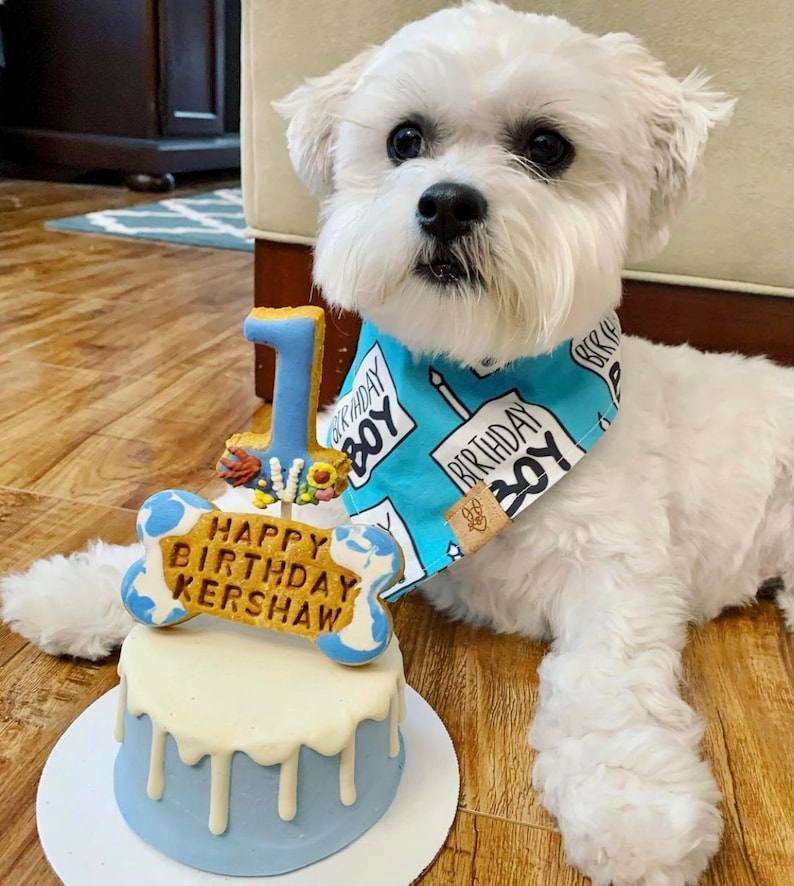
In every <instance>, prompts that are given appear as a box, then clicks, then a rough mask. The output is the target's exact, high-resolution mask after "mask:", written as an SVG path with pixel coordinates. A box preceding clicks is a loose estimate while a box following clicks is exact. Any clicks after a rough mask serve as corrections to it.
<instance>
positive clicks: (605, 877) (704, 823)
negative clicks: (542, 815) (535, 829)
mask: <svg viewBox="0 0 794 886" xmlns="http://www.w3.org/2000/svg"><path fill="white" fill-rule="evenodd" d="M640 731H643V732H645V731H646V730H640ZM649 731H651V730H649ZM652 731H656V730H652ZM654 739H655V740H654ZM671 739H672V737H671V736H670V734H669V733H666V734H664V733H663V734H660V735H655V736H652V735H643V736H637V735H626V734H623V735H619V734H615V735H613V736H611V737H609V738H605V737H604V736H603V735H602V736H594V735H590V736H586V737H584V738H582V739H578V740H572V741H569V742H566V743H565V745H564V746H563V747H561V748H557V749H555V750H549V751H544V752H541V753H540V754H539V756H538V759H537V763H536V765H535V773H534V776H535V784H536V787H538V788H539V789H540V790H541V791H542V793H543V801H544V805H545V806H546V807H547V808H548V809H549V811H550V812H552V813H553V814H554V815H555V816H556V817H557V821H558V823H559V826H560V830H561V831H562V835H563V839H564V842H565V850H566V855H567V858H568V861H569V863H570V864H572V865H574V866H575V867H577V868H579V870H581V871H582V872H583V873H584V874H586V875H587V876H589V877H590V878H591V879H592V881H593V886H610V884H612V886H693V884H696V883H697V882H698V879H699V877H700V875H701V874H702V873H703V871H704V870H705V868H706V867H707V865H708V863H709V860H710V859H711V857H712V856H713V855H714V853H715V852H716V851H717V848H718V847H719V842H720V836H721V833H722V819H721V816H720V813H719V811H718V809H717V806H716V804H717V803H718V802H719V798H720V794H719V790H718V788H717V786H716V784H715V782H714V779H713V777H712V774H711V771H710V769H709V767H708V765H707V764H706V763H704V762H703V761H702V760H700V759H698V757H697V756H696V754H695V753H694V752H693V750H691V749H690V748H689V747H688V746H686V745H685V744H684V743H683V742H682V743H678V742H676V741H675V740H671ZM621 743H624V746H623V747H621V746H620V745H621Z"/></svg>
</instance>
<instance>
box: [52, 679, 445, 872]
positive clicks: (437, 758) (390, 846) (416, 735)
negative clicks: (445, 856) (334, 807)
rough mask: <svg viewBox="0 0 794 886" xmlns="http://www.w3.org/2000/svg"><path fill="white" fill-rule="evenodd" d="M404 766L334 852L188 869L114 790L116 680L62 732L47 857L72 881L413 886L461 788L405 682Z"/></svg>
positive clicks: (433, 717) (432, 722)
mask: <svg viewBox="0 0 794 886" xmlns="http://www.w3.org/2000/svg"><path fill="white" fill-rule="evenodd" d="M405 702H406V706H407V709H408V716H407V717H406V719H405V721H404V723H403V724H402V725H401V727H400V728H401V730H402V734H403V739H404V741H405V767H404V769H403V775H402V779H401V780H400V785H399V787H398V789H397V795H396V796H395V798H394V801H393V803H392V804H391V806H390V807H389V809H388V810H387V812H386V814H385V815H384V816H383V817H382V818H381V819H379V820H378V821H377V822H375V824H374V825H373V826H372V827H371V828H370V829H369V830H368V831H367V832H366V833H364V834H363V835H362V836H361V837H359V838H358V839H357V840H355V841H354V842H353V843H351V844H350V845H349V846H346V847H345V848H344V849H342V850H341V851H339V852H337V853H336V854H335V855H332V856H330V857H329V858H325V859H323V860H322V861H318V862H316V863H315V864H313V865H309V867H306V868H301V869H300V870H297V871H292V872H291V873H289V874H279V875H278V876H275V877H229V876H222V875H220V874H209V873H206V872H205V871H199V870H196V869H195V868H190V867H186V866H185V865H183V864H180V863H179V862H177V861H174V860H173V859H171V858H168V856H166V855H162V854H161V853H160V852H158V851H157V850H156V849H152V847H151V846H149V845H148V844H147V843H144V842H143V840H141V839H140V838H139V837H138V836H137V835H136V834H135V833H134V832H133V831H132V830H130V828H129V827H128V826H127V824H126V822H125V821H124V819H123V818H122V817H121V813H120V812H119V811H118V808H117V807H116V800H115V797H114V796H113V762H114V760H115V757H116V751H117V749H118V745H117V744H116V741H115V739H114V738H113V724H114V723H115V719H116V707H117V704H118V687H116V688H115V689H111V690H110V692H107V693H105V695H103V696H102V697H101V698H99V699H97V701H95V702H94V703H93V704H92V705H91V707H89V708H88V709H87V710H86V711H84V712H83V713H82V714H81V715H80V716H79V717H78V718H77V719H76V720H75V721H74V723H72V725H71V726H70V727H69V728H68V729H67V730H66V732H64V734H63V735H62V736H61V738H60V740H59V741H58V743H57V744H56V745H55V747H54V748H53V750H52V753H51V754H50V757H49V759H48V760H47V764H46V765H45V767H44V771H43V772H42V774H41V780H40V781H39V791H38V797H37V800H36V819H37V823H38V828H39V838H40V839H41V845H42V846H43V848H44V854H45V855H46V856H47V860H48V861H49V863H50V864H51V865H52V867H53V870H54V871H55V873H56V874H57V875H58V876H59V877H60V879H61V881H62V882H63V883H65V884H66V886H107V884H109V883H112V884H113V886H141V884H142V883H146V884H147V886H213V884H214V886H217V884H219V883H238V884H242V883H245V884H246V886H248V884H249V883H250V884H261V886H372V884H373V883H377V884H378V886H408V884H409V883H412V882H413V881H414V880H415V879H416V878H417V877H418V876H419V875H420V874H421V873H422V872H423V871H424V870H426V868H428V867H429V866H430V864H431V863H432V861H433V859H434V858H435V857H436V855H437V854H438V852H439V850H440V849H441V847H442V846H443V845H444V840H445V839H446V836H447V833H448V832H449V829H450V827H451V825H452V820H453V819H454V817H455V810H456V808H457V805H458V794H459V791H460V775H459V772H458V760H457V757H456V756H455V749H454V748H453V746H452V741H451V740H450V738H449V735H448V734H447V730H446V729H445V728H444V724H443V723H442V722H441V720H440V719H439V717H438V715H437V714H436V712H435V711H434V710H433V709H432V708H431V707H430V705H429V704H428V703H427V702H426V701H425V700H424V699H423V698H422V696H421V695H419V693H418V692H416V691H415V690H413V689H411V688H410V687H407V688H406V693H405Z"/></svg>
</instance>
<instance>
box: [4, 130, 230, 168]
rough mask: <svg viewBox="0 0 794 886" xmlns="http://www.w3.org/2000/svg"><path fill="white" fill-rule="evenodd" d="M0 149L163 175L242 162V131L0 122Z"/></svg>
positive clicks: (22, 156) (62, 162) (21, 156)
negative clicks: (154, 132)
mask: <svg viewBox="0 0 794 886" xmlns="http://www.w3.org/2000/svg"><path fill="white" fill-rule="evenodd" d="M0 136H2V138H3V141H4V152H5V154H6V155H7V156H8V157H9V158H11V159H16V160H18V161H21V160H26V161H30V160H36V161H38V162H40V163H50V164H53V165H58V166H70V167H74V168H77V169H119V170H121V171H124V172H140V173H148V174H152V175H161V174H164V173H167V172H170V173H181V172H198V171H202V170H205V169H232V168H236V167H239V165H240V135H239V133H230V134H227V135H218V136H206V137H202V136H197V137H192V138H188V137H185V138H128V137H123V136H111V135H98V134H94V133H75V132H56V131H54V130H45V129H41V130H38V129H24V128H17V127H11V126H8V127H2V128H0Z"/></svg>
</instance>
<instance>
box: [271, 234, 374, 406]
mask: <svg viewBox="0 0 794 886" xmlns="http://www.w3.org/2000/svg"><path fill="white" fill-rule="evenodd" d="M311 264H312V254H311V248H310V247H308V246H303V245H301V244H296V243H276V242H273V241H271V240H257V241H256V243H255V248H254V305H255V307H267V308H284V307H298V306H300V305H306V304H310V303H315V304H318V303H319V304H321V305H322V306H323V307H325V303H324V302H323V300H322V297H321V295H320V292H319V290H317V289H316V288H315V287H313V286H312V275H311ZM360 327H361V321H360V320H359V319H358V317H356V316H355V315H354V314H348V313H343V314H338V313H336V312H335V313H333V314H331V313H330V311H329V312H328V315H327V317H326V324H325V350H324V352H323V377H322V381H321V383H320V406H325V405H326V404H328V403H332V402H333V400H334V398H335V397H336V395H337V393H338V392H339V389H340V388H341V387H342V382H343V381H344V378H345V375H346V374H347V370H348V368H349V367H350V364H351V362H352V360H353V355H354V354H355V350H356V342H357V341H358V333H359V329H360ZM275 370H276V355H275V351H273V349H272V348H268V347H264V346H262V345H257V347H256V369H255V385H256V393H257V396H259V397H261V398H262V399H263V400H268V401H269V400H272V398H273V380H274V378H275Z"/></svg>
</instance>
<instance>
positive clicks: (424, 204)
mask: <svg viewBox="0 0 794 886" xmlns="http://www.w3.org/2000/svg"><path fill="white" fill-rule="evenodd" d="M487 211H488V204H487V203H486V202H485V197H483V195H482V194H481V193H480V192H479V191H478V190H477V189H476V188H472V187H471V186H470V185H464V184H461V183H460V182H436V184H434V185H431V186H430V187H429V188H428V189H427V190H426V191H425V192H424V194H422V196H421V197H420V198H419V203H418V204H417V207H416V215H417V218H418V219H419V224H420V225H421V226H422V228H423V229H424V230H425V231H426V232H427V233H428V234H430V235H431V236H432V237H435V238H436V240H438V241H440V242H441V243H449V242H450V241H452V240H454V239H455V238H456V237H462V236H463V235H464V234H467V233H468V232H469V231H470V230H471V229H472V227H473V226H474V225H475V224H477V222H480V221H482V220H483V219H484V218H485V213H486V212H487Z"/></svg>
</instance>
